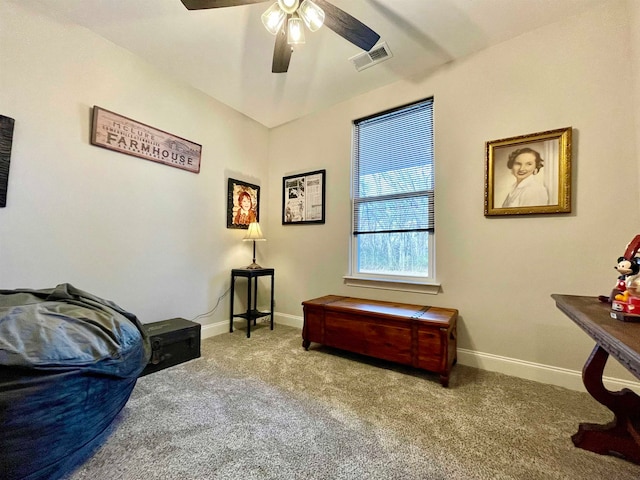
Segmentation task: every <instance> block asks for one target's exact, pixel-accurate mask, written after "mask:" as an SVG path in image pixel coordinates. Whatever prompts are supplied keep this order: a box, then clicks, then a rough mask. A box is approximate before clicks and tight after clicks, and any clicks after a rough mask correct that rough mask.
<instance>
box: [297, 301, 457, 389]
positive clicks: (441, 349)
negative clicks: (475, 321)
mask: <svg viewBox="0 0 640 480" xmlns="http://www.w3.org/2000/svg"><path fill="white" fill-rule="evenodd" d="M302 305H303V309H304V326H303V329H302V346H303V347H304V348H305V349H308V348H309V345H310V344H311V342H316V343H321V344H323V345H326V346H329V347H335V348H339V349H342V350H347V351H350V352H354V353H359V354H363V355H368V356H370V357H375V358H380V359H383V360H389V361H392V362H397V363H402V364H405V365H411V366H413V367H416V368H421V369H424V370H429V371H432V372H435V373H438V374H440V383H442V385H443V386H445V387H446V386H448V385H449V374H450V372H451V368H452V366H453V365H454V363H455V362H456V358H457V353H456V348H457V341H456V338H457V333H456V321H457V319H458V311H457V310H455V309H451V308H438V307H428V306H421V305H409V304H404V303H394V302H383V301H378V300H365V299H362V298H352V297H341V296H337V295H327V296H324V297H320V298H315V299H313V300H307V301H305V302H302Z"/></svg>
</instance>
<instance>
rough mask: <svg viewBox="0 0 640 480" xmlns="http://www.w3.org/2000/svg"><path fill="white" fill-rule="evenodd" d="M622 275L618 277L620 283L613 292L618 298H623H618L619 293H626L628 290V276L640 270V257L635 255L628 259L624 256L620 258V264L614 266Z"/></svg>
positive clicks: (612, 294)
mask: <svg viewBox="0 0 640 480" xmlns="http://www.w3.org/2000/svg"><path fill="white" fill-rule="evenodd" d="M614 268H615V269H616V270H617V271H618V273H619V274H620V276H619V277H618V283H617V284H616V286H615V288H614V289H613V291H612V292H611V296H613V297H614V298H615V299H616V300H623V299H622V298H616V297H617V296H618V295H625V293H626V291H627V278H629V277H630V276H632V275H637V274H638V272H640V265H639V264H638V258H637V257H634V258H632V259H631V260H628V259H626V258H624V257H619V258H618V264H617V265H616V266H615V267H614Z"/></svg>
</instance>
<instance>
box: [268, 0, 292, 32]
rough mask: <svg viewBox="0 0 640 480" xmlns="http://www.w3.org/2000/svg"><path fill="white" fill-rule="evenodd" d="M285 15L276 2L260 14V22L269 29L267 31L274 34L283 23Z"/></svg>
mask: <svg viewBox="0 0 640 480" xmlns="http://www.w3.org/2000/svg"><path fill="white" fill-rule="evenodd" d="M286 17H287V14H286V12H285V11H284V10H282V9H281V8H280V5H278V3H277V2H276V3H274V4H273V5H271V6H270V7H269V8H268V9H267V11H266V12H264V13H263V14H262V24H263V25H264V27H265V28H266V29H267V30H268V31H269V33H271V34H272V35H275V34H277V33H278V31H279V30H280V27H282V24H283V23H284V19H285V18H286Z"/></svg>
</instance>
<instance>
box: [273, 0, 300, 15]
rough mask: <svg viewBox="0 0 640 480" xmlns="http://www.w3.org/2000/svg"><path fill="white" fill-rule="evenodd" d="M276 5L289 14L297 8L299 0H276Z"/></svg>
mask: <svg viewBox="0 0 640 480" xmlns="http://www.w3.org/2000/svg"><path fill="white" fill-rule="evenodd" d="M278 5H280V8H281V9H282V11H283V12H285V13H288V14H289V15H291V14H292V13H293V12H295V11H296V10H297V9H298V6H299V5H300V0H278Z"/></svg>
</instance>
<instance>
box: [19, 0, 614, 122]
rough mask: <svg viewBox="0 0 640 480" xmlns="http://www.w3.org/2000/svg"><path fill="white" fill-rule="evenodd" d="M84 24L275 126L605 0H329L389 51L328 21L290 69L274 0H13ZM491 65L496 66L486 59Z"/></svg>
mask: <svg viewBox="0 0 640 480" xmlns="http://www.w3.org/2000/svg"><path fill="white" fill-rule="evenodd" d="M11 1H14V2H15V3H18V4H20V5H22V6H26V7H33V8H36V9H37V10H39V11H42V12H45V13H47V14H50V15H52V16H54V17H56V18H63V19H66V20H68V21H71V22H74V23H77V24H79V25H82V26H84V27H86V28H88V29H90V30H92V31H94V32H95V33H97V34H98V35H101V36H102V37H104V38H106V39H108V40H110V41H111V42H113V43H115V44H117V45H120V46H121V47H123V48H125V49H127V50H129V51H131V52H133V53H135V54H136V55H139V56H140V57H142V58H144V59H145V60H147V61H148V62H149V63H151V64H153V65H155V66H156V67H157V68H159V69H161V70H163V71H165V72H167V73H168V74H170V75H173V76H175V77H176V78H178V79H179V80H181V81H185V82H187V83H189V84H191V85H193V86H194V87H196V88H198V89H200V90H201V91H203V92H205V93H207V94H208V95H210V96H212V97H214V98H216V99H217V100H219V101H221V102H223V103H225V104H226V105H229V106H230V107H232V108H234V109H236V110H238V111H240V112H242V113H244V114H245V115H247V116H249V117H251V118H253V119H255V120H256V121H258V122H260V123H262V124H263V125H265V126H267V127H275V126H278V125H281V124H283V123H286V122H288V121H291V120H294V119H296V118H299V117H302V116H304V115H307V114H309V113H312V112H314V111H318V110H321V109H324V108H326V107H328V106H331V105H334V104H336V103H338V102H341V101H343V100H346V99H348V98H351V97H353V96H355V95H358V94H362V93H365V92H367V91H370V90H373V89H376V88H378V87H381V86H383V85H387V84H389V83H393V82H396V81H398V80H401V79H403V78H407V77H417V78H420V76H424V75H428V74H429V72H432V71H433V70H434V69H436V68H438V67H439V66H441V65H443V64H445V63H448V62H451V61H454V60H456V59H458V58H461V57H464V56H466V55H469V54H470V53H473V52H476V51H479V50H482V49H484V48H486V47H488V46H490V45H494V44H496V43H499V42H502V41H504V40H508V39H510V38H513V37H516V36H518V35H520V34H522V33H524V32H527V31H530V30H533V29H535V28H538V27H540V26H543V25H546V24H550V23H554V22H560V21H562V20H563V18H565V17H567V16H572V15H576V14H578V13H580V12H582V11H585V10H587V9H589V8H592V7H593V6H594V5H595V4H598V3H602V2H603V0H330V1H331V3H333V4H334V5H335V6H337V7H339V8H341V9H342V10H344V11H346V12H347V13H349V14H350V15H352V16H354V17H356V18H357V19H358V20H360V21H362V22H363V23H365V24H367V25H368V26H369V27H371V28H372V29H373V30H375V31H376V32H377V33H378V34H380V36H381V39H380V41H381V42H382V41H385V42H387V44H388V46H389V49H390V50H391V52H392V53H393V58H391V59H390V60H388V61H386V62H384V63H380V64H378V65H375V66H373V67H371V68H368V69H366V70H363V71H361V72H357V71H356V69H355V67H354V66H353V64H352V63H351V62H350V61H349V58H350V57H352V56H354V55H356V54H359V53H361V52H362V50H360V49H359V48H358V47H356V46H354V45H352V44H351V43H349V42H348V41H346V40H344V39H343V38H342V37H340V36H338V35H337V34H335V33H334V32H333V31H331V30H329V29H328V28H326V27H323V28H321V29H320V30H318V31H317V32H315V33H311V32H309V31H307V32H306V38H307V43H306V44H305V45H302V46H301V47H296V48H295V50H294V52H293V55H292V58H291V64H290V66H289V71H288V72H287V73H281V74H274V73H271V59H272V55H273V46H274V37H273V36H271V35H270V34H269V33H268V32H267V31H266V30H265V29H264V27H263V26H262V23H261V20H260V15H261V14H262V12H264V10H266V9H267V7H268V6H269V5H270V4H271V2H267V3H259V4H253V5H244V6H237V7H227V8H218V9H210V10H194V11H189V10H187V9H186V8H185V7H184V6H183V4H182V2H181V1H180V0H11ZM488 68H490V66H488Z"/></svg>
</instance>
